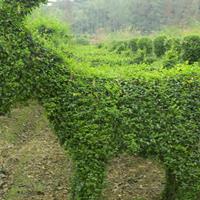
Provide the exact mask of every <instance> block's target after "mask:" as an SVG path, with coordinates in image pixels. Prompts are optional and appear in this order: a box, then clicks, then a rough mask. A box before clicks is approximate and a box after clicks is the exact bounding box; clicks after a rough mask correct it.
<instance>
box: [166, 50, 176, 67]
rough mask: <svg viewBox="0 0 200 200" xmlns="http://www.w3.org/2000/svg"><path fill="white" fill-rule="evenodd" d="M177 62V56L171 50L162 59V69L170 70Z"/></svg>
mask: <svg viewBox="0 0 200 200" xmlns="http://www.w3.org/2000/svg"><path fill="white" fill-rule="evenodd" d="M178 62H179V56H178V54H177V53H176V52H175V51H173V50H171V51H168V52H167V53H166V55H165V57H164V59H163V67H164V68H168V69H169V68H172V67H174V66H175V65H176V64H178Z"/></svg>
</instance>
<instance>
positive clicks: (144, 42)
mask: <svg viewBox="0 0 200 200" xmlns="http://www.w3.org/2000/svg"><path fill="white" fill-rule="evenodd" d="M138 48H139V49H141V50H143V51H145V53H146V54H152V52H153V42H152V40H151V39H150V38H147V37H143V38H140V39H139V40H138Z"/></svg>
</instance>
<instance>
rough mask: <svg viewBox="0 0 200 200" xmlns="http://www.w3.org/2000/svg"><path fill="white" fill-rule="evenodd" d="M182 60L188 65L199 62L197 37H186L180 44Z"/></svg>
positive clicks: (199, 49)
mask: <svg viewBox="0 0 200 200" xmlns="http://www.w3.org/2000/svg"><path fill="white" fill-rule="evenodd" d="M182 58H183V60H184V61H188V62H189V63H190V64H192V63H194V62H197V61H199V60H200V37H199V36H197V35H192V36H187V37H185V38H184V39H183V43H182Z"/></svg>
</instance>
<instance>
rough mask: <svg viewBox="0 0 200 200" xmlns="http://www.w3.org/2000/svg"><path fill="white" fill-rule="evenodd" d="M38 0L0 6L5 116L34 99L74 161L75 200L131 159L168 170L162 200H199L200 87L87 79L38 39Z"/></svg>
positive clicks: (175, 79)
mask: <svg viewBox="0 0 200 200" xmlns="http://www.w3.org/2000/svg"><path fill="white" fill-rule="evenodd" d="M41 2H43V1H41V0H32V1H29V2H27V1H25V0H24V1H23V0H12V1H11V0H4V1H1V4H0V14H1V15H0V16H1V17H0V50H1V51H0V69H1V71H0V73H1V74H0V75H1V76H0V81H1V82H0V84H1V88H0V95H1V98H0V113H1V114H3V113H5V112H8V111H9V110H10V109H11V108H12V106H13V105H15V104H16V103H17V102H24V101H27V100H28V99H36V100H37V101H38V102H39V103H40V104H41V105H42V106H43V107H44V108H45V110H46V113H47V116H48V119H49V121H50V123H51V124H52V125H53V128H54V130H55V133H56V134H57V135H58V138H59V140H60V142H61V144H62V145H63V146H64V147H65V148H66V149H67V150H68V151H69V153H70V155H71V157H72V160H73V161H74V169H75V170H74V177H73V181H72V195H71V199H73V200H97V199H100V198H101V190H102V188H103V186H104V185H103V183H104V179H105V168H106V164H107V161H108V160H109V159H111V158H112V157H113V156H116V155H118V154H120V153H123V152H127V153H130V154H135V153H138V154H141V155H143V156H154V157H157V158H158V159H159V160H160V161H161V162H162V163H163V165H164V166H165V168H166V180H167V183H166V189H165V192H164V194H163V199H164V200H199V199H200V147H199V146H200V145H199V144H200V123H199V119H200V101H199V97H200V80H199V77H198V76H197V75H196V74H180V75H176V76H171V77H166V78H163V79H161V78H149V79H146V78H135V79H133V80H114V79H103V78H100V77H96V78H95V77H93V78H88V77H82V76H78V75H75V74H73V72H70V71H69V70H68V69H67V66H66V64H65V63H64V62H63V60H62V59H61V58H60V57H59V56H57V55H55V54H54V53H53V52H52V51H51V50H49V49H46V48H45V46H42V45H41V44H40V42H37V41H36V40H33V38H32V36H31V34H30V33H29V32H28V30H26V28H25V27H24V25H23V19H24V17H25V16H26V15H27V14H28V13H30V12H31V10H32V9H33V8H34V7H36V6H38V5H39V3H41Z"/></svg>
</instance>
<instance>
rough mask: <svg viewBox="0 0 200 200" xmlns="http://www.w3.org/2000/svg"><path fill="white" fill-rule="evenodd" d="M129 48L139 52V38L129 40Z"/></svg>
mask: <svg viewBox="0 0 200 200" xmlns="http://www.w3.org/2000/svg"><path fill="white" fill-rule="evenodd" d="M128 48H129V49H131V51H132V52H133V53H135V52H137V50H138V39H137V38H135V39H132V40H130V41H129V42H128Z"/></svg>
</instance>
